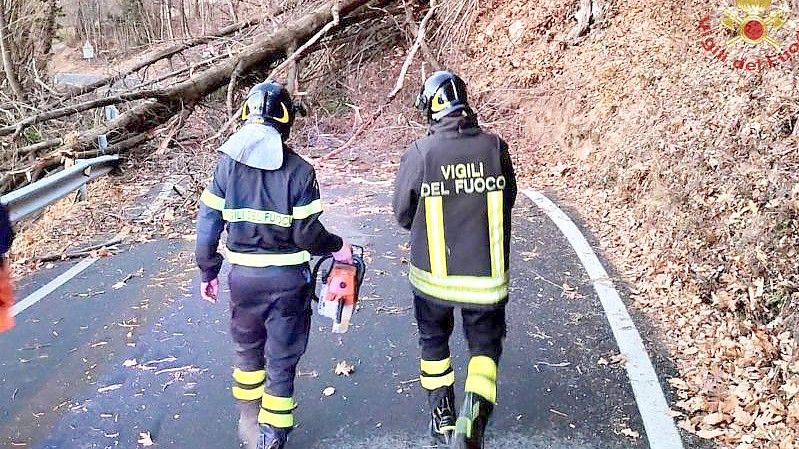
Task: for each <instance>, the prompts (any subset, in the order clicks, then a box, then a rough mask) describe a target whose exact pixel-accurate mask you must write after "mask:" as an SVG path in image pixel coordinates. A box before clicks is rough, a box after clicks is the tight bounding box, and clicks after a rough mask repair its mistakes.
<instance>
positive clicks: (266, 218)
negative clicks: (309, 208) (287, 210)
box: [222, 208, 293, 228]
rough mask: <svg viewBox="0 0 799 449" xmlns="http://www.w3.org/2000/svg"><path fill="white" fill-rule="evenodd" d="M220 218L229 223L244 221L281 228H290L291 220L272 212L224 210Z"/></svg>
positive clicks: (289, 216)
mask: <svg viewBox="0 0 799 449" xmlns="http://www.w3.org/2000/svg"><path fill="white" fill-rule="evenodd" d="M222 218H224V220H225V221H227V222H230V223H235V222H241V221H246V222H248V223H255V224H267V225H275V226H280V227H283V228H290V227H291V222H292V221H293V218H292V217H291V215H285V214H281V213H279V212H273V211H271V210H257V209H249V208H243V209H225V210H223V211H222Z"/></svg>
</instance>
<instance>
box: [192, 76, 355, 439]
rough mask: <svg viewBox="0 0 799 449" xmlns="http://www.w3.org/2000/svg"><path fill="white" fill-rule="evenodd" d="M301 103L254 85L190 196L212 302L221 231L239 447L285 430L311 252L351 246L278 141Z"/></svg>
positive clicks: (307, 315)
mask: <svg viewBox="0 0 799 449" xmlns="http://www.w3.org/2000/svg"><path fill="white" fill-rule="evenodd" d="M297 112H302V110H301V107H300V106H298V105H295V104H294V103H293V102H292V100H291V97H290V95H289V93H288V91H286V89H285V88H283V86H281V85H280V84H277V83H272V82H264V83H261V84H257V85H256V86H254V87H253V88H252V89H251V90H250V92H249V94H248V96H247V99H246V102H245V104H244V106H243V107H242V119H243V120H244V121H245V123H244V125H243V126H242V127H241V129H240V130H239V131H238V132H236V133H235V134H234V135H233V136H231V137H230V139H228V140H227V142H225V143H224V144H223V145H222V146H221V147H220V148H219V160H218V163H217V166H216V170H215V172H214V175H213V179H212V180H211V182H210V184H209V185H208V187H207V188H206V189H205V191H204V192H203V193H202V196H201V198H200V202H201V204H200V212H199V216H198V219H197V248H196V257H197V264H198V265H199V267H200V270H201V271H202V284H201V287H200V288H201V295H202V297H203V298H204V299H206V300H208V301H210V302H216V298H217V295H218V291H219V281H218V279H217V276H218V275H219V271H220V269H221V266H222V259H223V258H222V255H220V254H219V253H218V252H217V247H218V245H219V239H220V235H221V233H222V231H223V229H224V228H226V229H227V233H228V238H227V252H226V255H227V260H228V262H229V263H230V264H231V266H232V268H231V270H230V274H229V277H228V281H229V285H230V308H231V323H230V329H231V335H232V337H233V341H234V344H235V350H236V356H237V357H236V368H235V370H234V371H233V386H232V392H233V397H234V398H235V399H236V400H237V403H238V407H239V411H240V418H239V437H240V439H241V440H242V443H244V445H245V447H247V448H257V449H282V448H283V447H284V445H285V443H286V440H287V438H288V435H289V432H291V430H292V428H293V427H294V414H293V411H294V409H295V407H296V403H295V401H294V397H293V396H294V379H295V376H296V372H297V363H298V362H299V360H300V358H301V357H302V355H303V354H304V353H305V350H306V347H307V344H308V334H309V331H310V323H311V298H312V296H313V292H312V291H311V271H310V267H309V261H310V259H311V256H312V255H314V256H324V255H330V254H332V256H333V258H334V259H335V261H336V262H343V263H352V258H353V256H352V247H351V245H350V244H348V243H346V242H344V241H343V240H342V239H341V238H340V237H338V236H336V235H333V234H331V233H329V232H328V231H327V230H326V229H325V227H324V226H323V225H322V224H321V223H320V221H319V216H320V215H321V214H322V202H321V200H320V195H319V185H318V183H317V181H316V174H315V172H314V169H313V167H312V166H311V165H310V164H309V163H308V162H306V161H305V160H303V159H302V158H301V157H300V156H299V155H298V154H297V153H295V152H293V151H292V150H291V148H289V147H288V146H287V145H286V143H285V141H286V139H288V137H289V133H290V131H291V127H292V124H293V122H294V118H295V115H296V113H297Z"/></svg>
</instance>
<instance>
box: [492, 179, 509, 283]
mask: <svg viewBox="0 0 799 449" xmlns="http://www.w3.org/2000/svg"><path fill="white" fill-rule="evenodd" d="M503 227H504V223H503V210H502V191H496V192H488V237H489V245H490V251H491V277H493V278H498V277H500V276H501V275H502V274H504V273H505V242H504V235H505V234H504V232H503Z"/></svg>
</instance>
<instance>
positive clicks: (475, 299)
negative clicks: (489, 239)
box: [409, 265, 509, 305]
mask: <svg viewBox="0 0 799 449" xmlns="http://www.w3.org/2000/svg"><path fill="white" fill-rule="evenodd" d="M409 277H410V281H411V285H413V286H414V287H415V288H416V289H418V290H419V291H421V292H422V293H424V294H427V295H430V296H432V297H434V298H438V299H442V300H444V301H455V302H460V303H468V304H478V305H490V304H496V303H498V302H500V301H502V300H503V299H505V298H507V297H508V280H509V277H508V273H504V274H503V275H502V276H500V277H497V278H493V277H488V276H444V277H440V276H435V275H433V274H432V273H428V272H427V271H424V270H422V269H420V268H417V267H415V266H413V265H411V269H410V272H409Z"/></svg>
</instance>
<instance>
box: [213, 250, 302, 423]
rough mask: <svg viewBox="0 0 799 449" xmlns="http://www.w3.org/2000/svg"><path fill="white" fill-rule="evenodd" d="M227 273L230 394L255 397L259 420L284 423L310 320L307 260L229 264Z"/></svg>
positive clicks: (290, 420) (246, 398)
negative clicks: (287, 263) (293, 263)
mask: <svg viewBox="0 0 799 449" xmlns="http://www.w3.org/2000/svg"><path fill="white" fill-rule="evenodd" d="M228 279H229V283H230V313H231V316H230V331H231V335H232V337H233V342H234V344H235V349H236V356H237V357H236V370H235V371H234V373H233V379H234V381H235V384H234V388H233V396H234V397H236V399H240V400H243V401H254V400H261V406H262V410H261V413H260V415H259V422H261V423H262V424H270V425H272V426H274V427H281V428H290V427H292V426H293V424H294V419H293V416H292V414H291V411H292V410H293V409H294V407H295V405H294V399H293V395H294V378H295V376H296V373H297V364H298V363H299V361H300V357H302V355H303V354H304V353H305V350H306V348H307V346H308V334H309V332H310V326H311V291H310V270H309V268H308V265H307V264H305V265H298V266H290V267H268V268H251V267H243V266H238V265H234V266H233V267H232V269H231V271H230V276H229V278H228ZM262 386H263V387H262Z"/></svg>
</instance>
